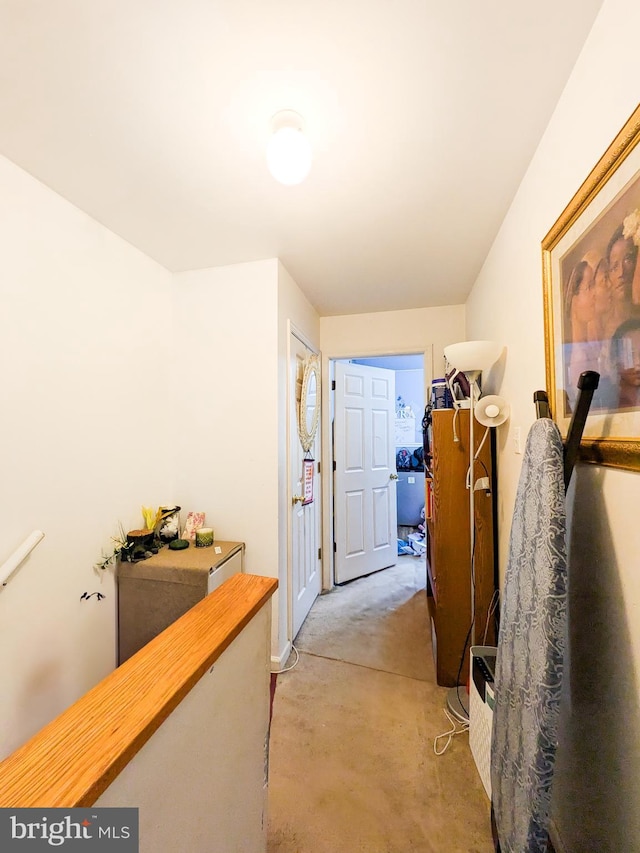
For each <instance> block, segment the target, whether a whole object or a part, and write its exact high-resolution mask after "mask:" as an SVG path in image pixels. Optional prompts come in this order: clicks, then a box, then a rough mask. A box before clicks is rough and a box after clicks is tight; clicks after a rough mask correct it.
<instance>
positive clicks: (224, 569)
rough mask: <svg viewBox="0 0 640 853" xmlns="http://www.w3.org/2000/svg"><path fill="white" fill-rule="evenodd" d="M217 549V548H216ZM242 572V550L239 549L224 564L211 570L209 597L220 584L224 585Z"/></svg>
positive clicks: (208, 585)
mask: <svg viewBox="0 0 640 853" xmlns="http://www.w3.org/2000/svg"><path fill="white" fill-rule="evenodd" d="M214 547H215V546H214ZM241 571H242V549H238V550H237V551H236V552H235V553H233V554H230V555H229V556H228V557H227V559H226V560H223V562H222V563H218V564H217V565H215V566H212V567H211V568H210V569H209V579H208V581H207V595H209V593H211V592H213V590H214V589H217V588H218V587H219V586H220V584H223V583H224V582H225V581H226V580H228V579H229V578H230V577H231V576H232V575H235V574H236V573H237V572H241Z"/></svg>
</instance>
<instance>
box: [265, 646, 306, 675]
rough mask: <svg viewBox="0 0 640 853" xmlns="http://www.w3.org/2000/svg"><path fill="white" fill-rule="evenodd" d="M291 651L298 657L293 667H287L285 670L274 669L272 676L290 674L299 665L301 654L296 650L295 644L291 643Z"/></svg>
mask: <svg viewBox="0 0 640 853" xmlns="http://www.w3.org/2000/svg"><path fill="white" fill-rule="evenodd" d="M291 651H292V652H293V653H294V654H295V656H296V659H295V660H294V662H293V663H292V664H291V666H285V667H284V669H272V670H271V675H280V674H281V673H283V672H290V671H291V670H292V669H293V668H294V666H296V665H297V663H298V661H299V660H300V652H299V651H298V650H297V649H296V647H295V646H294V645H293V643H291Z"/></svg>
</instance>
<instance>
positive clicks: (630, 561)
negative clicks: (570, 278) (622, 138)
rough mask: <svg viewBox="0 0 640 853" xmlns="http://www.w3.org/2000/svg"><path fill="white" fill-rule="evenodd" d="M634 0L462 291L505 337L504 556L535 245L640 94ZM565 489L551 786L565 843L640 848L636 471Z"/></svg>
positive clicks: (588, 469) (604, 40)
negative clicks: (565, 553) (563, 655)
mask: <svg viewBox="0 0 640 853" xmlns="http://www.w3.org/2000/svg"><path fill="white" fill-rule="evenodd" d="M639 30H640V6H639V5H638V4H637V2H635V0H604V2H603V5H602V9H601V11H600V14H599V16H598V18H597V20H596V22H595V24H594V27H593V29H592V31H591V34H590V36H589V38H588V39H587V41H586V43H585V46H584V49H583V51H582V54H581V56H580V57H579V59H578V62H577V63H576V66H575V68H574V71H573V73H572V76H571V78H570V80H569V82H568V84H567V86H566V88H565V91H564V93H563V95H562V97H561V99H560V102H559V103H558V106H557V109H556V111H555V113H554V115H553V117H552V120H551V122H550V123H549V126H548V127H547V130H546V132H545V134H544V137H543V138H542V140H541V142H540V145H539V147H538V150H537V152H536V154H535V156H534V158H533V160H532V162H531V165H530V167H529V169H528V171H527V173H526V175H525V177H524V179H523V181H522V184H521V186H520V188H519V191H518V193H517V195H516V197H515V199H514V201H513V204H512V206H511V209H510V211H509V213H508V215H507V217H506V218H505V221H504V223H503V225H502V228H501V230H500V232H499V234H498V236H497V238H496V240H495V243H494V245H493V248H492V250H491V252H490V253H489V255H488V257H487V259H486V261H485V264H484V267H483V269H482V271H481V273H480V276H479V277H478V280H477V282H476V284H475V287H474V289H473V292H472V294H471V296H470V298H469V301H468V303H467V337H468V338H469V339H471V338H491V339H494V340H497V341H500V342H502V343H504V344H505V345H506V347H507V350H508V352H507V358H506V366H505V372H504V378H503V380H502V382H501V385H500V388H499V390H500V393H501V394H503V395H504V396H505V397H507V399H508V400H509V401H510V403H511V420H510V422H509V425H508V426H505V427H502V428H500V429H499V430H498V445H499V459H498V471H499V528H500V563H501V570H502V573H503V574H504V568H505V565H506V558H507V549H508V538H509V531H510V520H511V516H512V510H513V503H514V499H515V493H516V488H517V482H518V478H519V474H520V467H521V460H522V457H521V456H519V455H516V454H515V453H514V450H513V442H512V438H513V434H514V430H515V428H517V427H519V428H520V429H521V430H522V435H523V438H524V437H525V436H526V434H527V432H528V430H529V427H530V426H531V423H532V422H533V419H534V418H535V411H534V406H533V401H532V395H533V392H534V391H535V390H536V389H538V388H544V387H545V366H544V324H543V302H542V262H541V248H540V244H541V241H542V239H543V238H544V236H545V235H546V233H547V231H548V230H549V228H550V227H551V226H552V225H553V223H554V222H555V220H556V219H557V217H558V216H559V215H560V213H561V212H562V210H563V209H564V207H565V206H566V205H567V204H568V202H569V201H570V199H571V198H572V196H573V194H574V193H575V192H576V190H577V189H578V187H579V186H580V185H581V183H582V182H583V180H584V179H585V178H586V177H587V175H588V174H589V172H590V171H591V169H592V168H593V166H594V165H595V164H596V162H597V161H598V160H599V158H600V157H601V156H602V154H604V152H605V150H606V149H607V147H608V146H609V144H610V143H611V141H612V140H613V138H614V137H615V135H616V134H617V133H618V131H619V130H620V129H621V127H622V126H623V124H624V123H625V121H626V120H627V118H628V117H629V116H630V114H631V113H632V112H633V110H634V109H635V107H636V106H637V104H638V97H639V92H640V90H639V88H638V68H637V57H638V38H637V34H638V31H639ZM574 491H575V500H573V499H571V500H570V502H569V520H570V525H571V539H572V554H571V561H570V613H569V622H570V649H569V657H570V666H569V672H568V677H567V681H566V682H565V683H566V686H567V690H566V691H565V698H566V703H565V708H564V716H563V728H562V736H561V740H560V747H559V753H558V769H557V773H556V780H555V783H554V785H555V787H554V799H555V803H554V823H555V827H556V829H557V833H558V836H559V840H560V841H561V842H563V844H564V846H565V847H566V850H568V851H582V850H598V851H603V853H604V851H612V853H613V851H620V850H625V851H632V850H633V851H640V815H639V814H638V809H637V803H638V801H639V799H640V702H639V699H640V689H639V685H638V669H639V665H640V620H639V619H638V612H639V610H640V583H639V581H638V555H639V554H640V533H639V531H640V526H639V525H638V520H637V515H638V505H639V503H640V474H637V473H633V472H624V471H616V470H613V469H610V468H598V467H595V466H593V467H592V466H582V467H579V468H578V470H577V472H576V475H575V482H574V483H573V484H572V492H571V495H573V492H574Z"/></svg>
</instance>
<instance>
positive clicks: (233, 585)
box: [0, 574, 278, 808]
mask: <svg viewBox="0 0 640 853" xmlns="http://www.w3.org/2000/svg"><path fill="white" fill-rule="evenodd" d="M277 586H278V582H277V580H275V579H274V578H265V577H260V576H257V575H247V574H237V575H234V576H233V577H231V578H229V580H227V581H226V582H225V583H224V584H222V586H220V587H219V588H218V589H217V590H215V591H214V592H213V593H212V594H211V595H209V596H207V597H206V598H203V599H202V601H200V602H198V604H196V605H195V607H193V608H192V609H191V610H189V611H188V612H187V613H185V614H184V616H181V617H180V618H179V619H178V620H176V622H174V623H173V624H172V625H170V626H169V627H168V628H167V629H166V630H165V631H163V632H162V633H161V634H159V635H158V636H157V637H155V638H154V639H153V640H151V642H150V643H148V644H147V645H146V646H145V647H144V648H142V649H140V651H139V652H137V653H136V654H135V655H133V657H131V658H129V660H127V661H125V663H123V664H122V665H121V666H119V667H118V668H117V669H115V670H114V671H113V672H112V673H110V674H109V675H108V676H107V677H106V678H105V679H103V681H101V682H100V683H99V684H97V685H96V686H95V687H93V688H92V689H91V690H90V691H89V692H88V693H86V694H85V695H84V696H82V697H81V698H80V699H78V701H77V702H75V703H74V704H73V705H71V706H70V707H69V708H67V710H66V711H63V713H62V714H60V716H58V717H57V718H56V719H55V720H53V721H52V722H51V723H49V724H48V725H47V726H45V727H44V728H43V729H41V730H40V731H39V732H38V733H37V734H36V735H34V737H32V738H31V739H30V740H29V741H27V743H25V744H24V745H23V746H21V747H19V748H18V749H17V750H16V751H15V752H14V753H12V754H11V755H10V756H8V757H7V758H5V759H4V761H2V762H1V763H0V807H2V808H29V807H50V808H54V807H61V808H72V807H75V806H91V805H93V803H94V802H95V801H96V800H97V798H98V797H99V796H100V794H102V792H103V791H105V790H106V788H108V787H109V785H110V784H111V783H112V782H113V780H114V779H115V778H116V776H117V775H118V774H119V773H120V772H121V771H122V770H123V768H124V767H126V765H127V764H128V763H129V761H131V759H132V758H133V756H134V755H135V754H136V753H137V752H138V751H139V750H140V748H141V747H142V746H143V745H144V744H145V743H146V742H147V741H148V740H149V738H150V737H151V735H152V734H153V733H154V732H155V731H156V730H157V729H158V728H159V726H160V725H161V724H162V722H163V721H164V720H165V719H166V718H167V717H168V716H169V714H170V713H171V712H172V711H173V709H174V708H175V707H176V706H177V705H178V704H179V703H180V702H181V701H182V699H183V698H184V697H185V696H186V695H187V693H188V692H189V691H190V690H191V688H192V687H193V686H194V685H195V684H196V683H197V682H198V680H199V679H200V678H201V677H202V676H203V675H204V673H205V672H206V671H207V670H208V669H209V668H210V667H211V666H212V665H213V664H214V663H215V661H216V660H217V659H218V658H219V657H220V655H221V654H222V652H223V651H224V650H225V649H226V648H227V646H229V645H230V644H231V643H232V641H233V640H234V639H235V638H236V637H237V636H238V634H239V633H240V632H241V631H242V629H243V628H244V627H245V625H247V624H248V623H249V622H250V621H251V619H252V618H253V616H254V615H255V614H256V613H257V612H258V611H259V610H260V608H261V607H262V606H263V605H264V604H265V603H266V602H267V601H268V600H269V599H270V597H271V596H272V595H273V593H274V592H275V590H276V588H277Z"/></svg>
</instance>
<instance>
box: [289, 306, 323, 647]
mask: <svg viewBox="0 0 640 853" xmlns="http://www.w3.org/2000/svg"><path fill="white" fill-rule="evenodd" d="M287 325H288V329H287V430H286V442H287V647H288V648H290V644H291V643H292V642H293V525H292V523H291V506H292V503H293V492H292V490H291V483H292V482H293V477H292V476H291V474H292V472H291V464H292V463H291V440H292V436H291V424H292V423H293V422H294V420H295V416H296V411H295V410H296V399H295V393H294V395H293V399H292V396H291V376H290V370H291V354H292V351H291V338H292V336H293V337H295V338H297V339H298V340H299V341H300V343H301V344H303V346H305V347H307V349H309V350H310V351H311V352H312V353H314V355H320V350H319V349H318V348H317V347H316V346H315V345H314V344H313V343H312V342H311V341H310V340H309V338H308V337H307V336H306V335H305V334H304V332H301V331H300V329H299V328H298V327H297V326H296V325H295V324H294V323H292V322H291V321H290V320H289V321H288V324H287ZM320 391H321V399H320V414H321V416H322V405H323V399H324V397H323V396H322V395H323V382H322V376H321V377H320ZM292 410H293V411H292ZM319 428H320V429H321V428H322V427H321V426H320V427H319ZM318 447H319V449H320V453H319V458H318V459H316V460H315V461H316V462H318V463H320V464H321V459H322V454H323V442H322V436H320V441H319V442H318ZM322 469H323V466H322V464H321V472H322V474H321V476H320V478H319V483H320V490H319V491H320V494H319V495H314V500H317V501H320V512H319V513H318V516H317V518H318V519H319V520H318V526H319V528H320V529H319V530H317V531H316V533H317V536H316V538H317V541H318V542H321V543H323V530H322V528H323V524H322V518H323V505H324V502H323V492H324V479H323V476H324V474H323V471H322ZM321 547H322V559H321V561H320V562H321V565H322V569H321V571H322V578H323V579H324V574H325V570H324V564H325V559H324V556H325V550H324V544H322V546H321ZM322 587H323V588H324V581H323V583H322Z"/></svg>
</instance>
